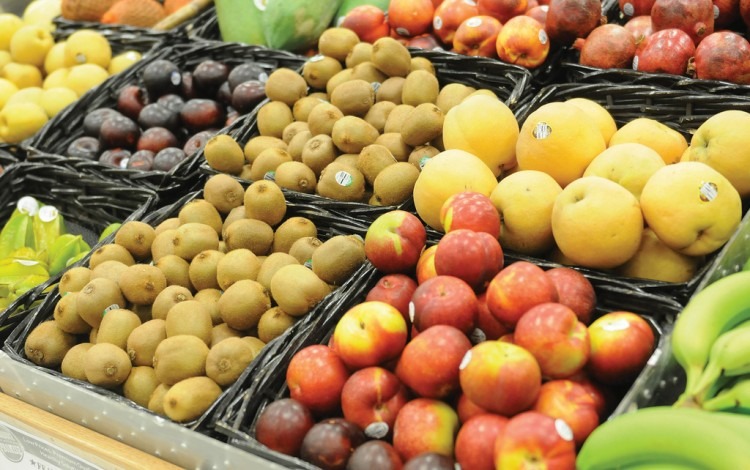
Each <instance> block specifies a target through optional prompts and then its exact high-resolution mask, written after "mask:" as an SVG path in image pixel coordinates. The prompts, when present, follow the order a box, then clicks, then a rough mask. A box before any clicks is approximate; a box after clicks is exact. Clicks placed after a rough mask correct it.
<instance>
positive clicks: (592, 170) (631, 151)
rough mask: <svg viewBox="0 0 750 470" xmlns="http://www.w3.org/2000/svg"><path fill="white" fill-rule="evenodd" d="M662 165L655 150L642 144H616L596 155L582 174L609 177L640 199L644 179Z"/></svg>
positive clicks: (662, 162)
mask: <svg viewBox="0 0 750 470" xmlns="http://www.w3.org/2000/svg"><path fill="white" fill-rule="evenodd" d="M663 166H664V160H662V159H661V155H659V154H658V153H657V152H656V150H653V149H651V148H649V147H646V146H645V145H643V144H618V145H613V146H611V147H609V148H608V149H606V150H605V151H604V152H602V153H600V154H599V155H597V156H596V158H594V159H593V160H592V161H591V163H589V166H588V167H587V168H586V171H584V172H583V176H601V177H602V178H607V179H610V180H612V181H614V182H615V183H617V184H619V185H621V186H622V187H624V188H625V189H627V190H628V191H630V192H631V193H633V196H635V197H636V199H640V197H641V191H642V190H643V186H644V185H645V184H646V181H648V179H649V178H651V175H653V174H654V173H655V172H656V170H658V169H659V168H661V167H663Z"/></svg>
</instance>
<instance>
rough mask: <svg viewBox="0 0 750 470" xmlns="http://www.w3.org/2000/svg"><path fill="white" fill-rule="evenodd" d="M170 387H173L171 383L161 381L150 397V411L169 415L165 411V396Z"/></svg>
mask: <svg viewBox="0 0 750 470" xmlns="http://www.w3.org/2000/svg"><path fill="white" fill-rule="evenodd" d="M154 372H155V371H154ZM170 388H172V386H171V385H167V384H163V383H160V384H159V385H157V386H156V388H155V389H154V391H153V392H152V393H151V396H150V397H149V399H148V407H147V408H148V409H149V411H151V412H153V413H156V414H158V415H160V416H167V414H166V413H165V412H164V396H165V395H166V394H167V391H169V389H170Z"/></svg>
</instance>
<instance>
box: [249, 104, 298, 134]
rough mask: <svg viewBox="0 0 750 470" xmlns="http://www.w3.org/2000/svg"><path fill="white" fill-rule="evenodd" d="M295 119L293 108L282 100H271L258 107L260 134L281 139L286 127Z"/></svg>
mask: <svg viewBox="0 0 750 470" xmlns="http://www.w3.org/2000/svg"><path fill="white" fill-rule="evenodd" d="M293 121H294V115H292V108H290V107H289V105H287V104H286V103H282V102H281V101H271V102H269V103H266V104H263V105H261V107H260V109H258V132H260V135H267V136H271V137H278V138H279V139H281V136H282V135H283V134H284V128H285V127H286V126H288V125H289V123H291V122H293ZM282 142H283V140H282Z"/></svg>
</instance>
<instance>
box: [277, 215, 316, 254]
mask: <svg viewBox="0 0 750 470" xmlns="http://www.w3.org/2000/svg"><path fill="white" fill-rule="evenodd" d="M317 235H318V229H317V227H316V226H315V222H313V221H312V220H310V219H308V218H307V217H301V216H295V217H290V218H288V219H286V220H285V221H284V222H283V223H282V224H281V225H279V226H278V227H277V228H276V231H275V232H274V240H273V251H274V252H278V251H281V252H284V253H288V252H289V249H290V248H291V247H292V244H294V242H295V241H297V240H298V239H300V238H302V237H316V236H317Z"/></svg>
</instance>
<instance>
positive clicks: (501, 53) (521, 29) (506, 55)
mask: <svg viewBox="0 0 750 470" xmlns="http://www.w3.org/2000/svg"><path fill="white" fill-rule="evenodd" d="M496 46H497V56H498V57H499V58H500V60H502V61H503V62H507V63H509V64H516V65H520V66H521V67H526V68H527V69H535V68H537V67H539V66H540V65H542V64H543V63H544V61H545V60H546V59H547V55H549V48H550V44H549V38H548V37H547V33H546V32H545V31H544V25H543V24H542V23H540V22H538V21H537V20H535V19H534V18H532V17H530V16H527V15H519V16H514V17H513V18H511V19H509V20H508V22H507V23H505V24H504V25H503V29H502V30H500V34H498V36H497V43H496Z"/></svg>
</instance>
